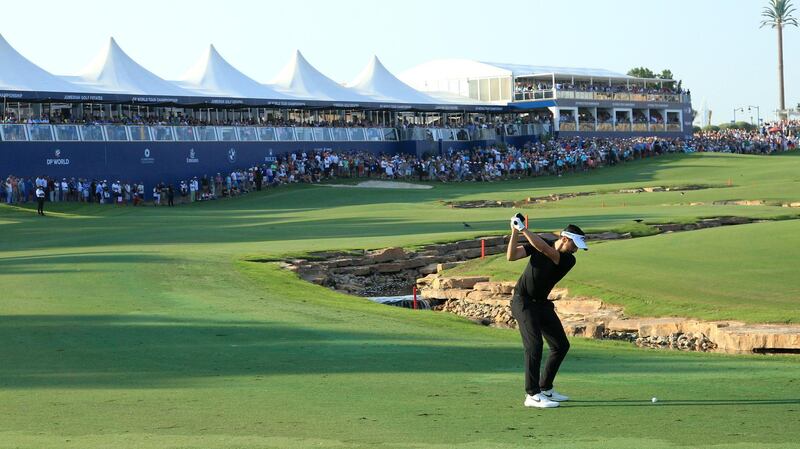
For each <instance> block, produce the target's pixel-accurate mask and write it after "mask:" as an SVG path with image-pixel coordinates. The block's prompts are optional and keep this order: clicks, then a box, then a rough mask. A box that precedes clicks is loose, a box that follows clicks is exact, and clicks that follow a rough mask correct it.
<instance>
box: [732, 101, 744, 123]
mask: <svg viewBox="0 0 800 449" xmlns="http://www.w3.org/2000/svg"><path fill="white" fill-rule="evenodd" d="M736 111H739V112H744V106H742V107H741V108H733V122H731V124H732V125H735V124H736Z"/></svg>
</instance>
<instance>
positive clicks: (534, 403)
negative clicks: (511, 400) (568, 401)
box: [525, 393, 559, 408]
mask: <svg viewBox="0 0 800 449" xmlns="http://www.w3.org/2000/svg"><path fill="white" fill-rule="evenodd" d="M558 406H559V403H558V402H555V401H553V400H550V399H549V398H548V397H547V396H545V395H543V394H541V393H537V394H534V395H529V394H526V395H525V407H536V408H553V407H558Z"/></svg>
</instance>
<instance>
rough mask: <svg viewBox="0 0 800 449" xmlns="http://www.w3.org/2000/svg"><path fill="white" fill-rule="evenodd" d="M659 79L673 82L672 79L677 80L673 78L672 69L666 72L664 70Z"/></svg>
mask: <svg viewBox="0 0 800 449" xmlns="http://www.w3.org/2000/svg"><path fill="white" fill-rule="evenodd" d="M658 77H659V78H661V79H662V80H672V79H675V78H673V76H672V70H670V69H664V70H662V71H661V73H660V74H658Z"/></svg>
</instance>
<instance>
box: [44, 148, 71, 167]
mask: <svg viewBox="0 0 800 449" xmlns="http://www.w3.org/2000/svg"><path fill="white" fill-rule="evenodd" d="M53 154H54V155H55V157H54V158H53V159H47V161H46V164H47V165H69V158H62V157H61V150H60V149H58V148H56V150H55V151H53Z"/></svg>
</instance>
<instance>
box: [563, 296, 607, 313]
mask: <svg viewBox="0 0 800 449" xmlns="http://www.w3.org/2000/svg"><path fill="white" fill-rule="evenodd" d="M555 306H556V312H558V314H559V315H562V314H563V315H576V314H581V315H589V314H593V313H595V312H597V311H598V310H600V308H601V307H603V301H600V300H598V299H561V300H559V301H556V302H555Z"/></svg>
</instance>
